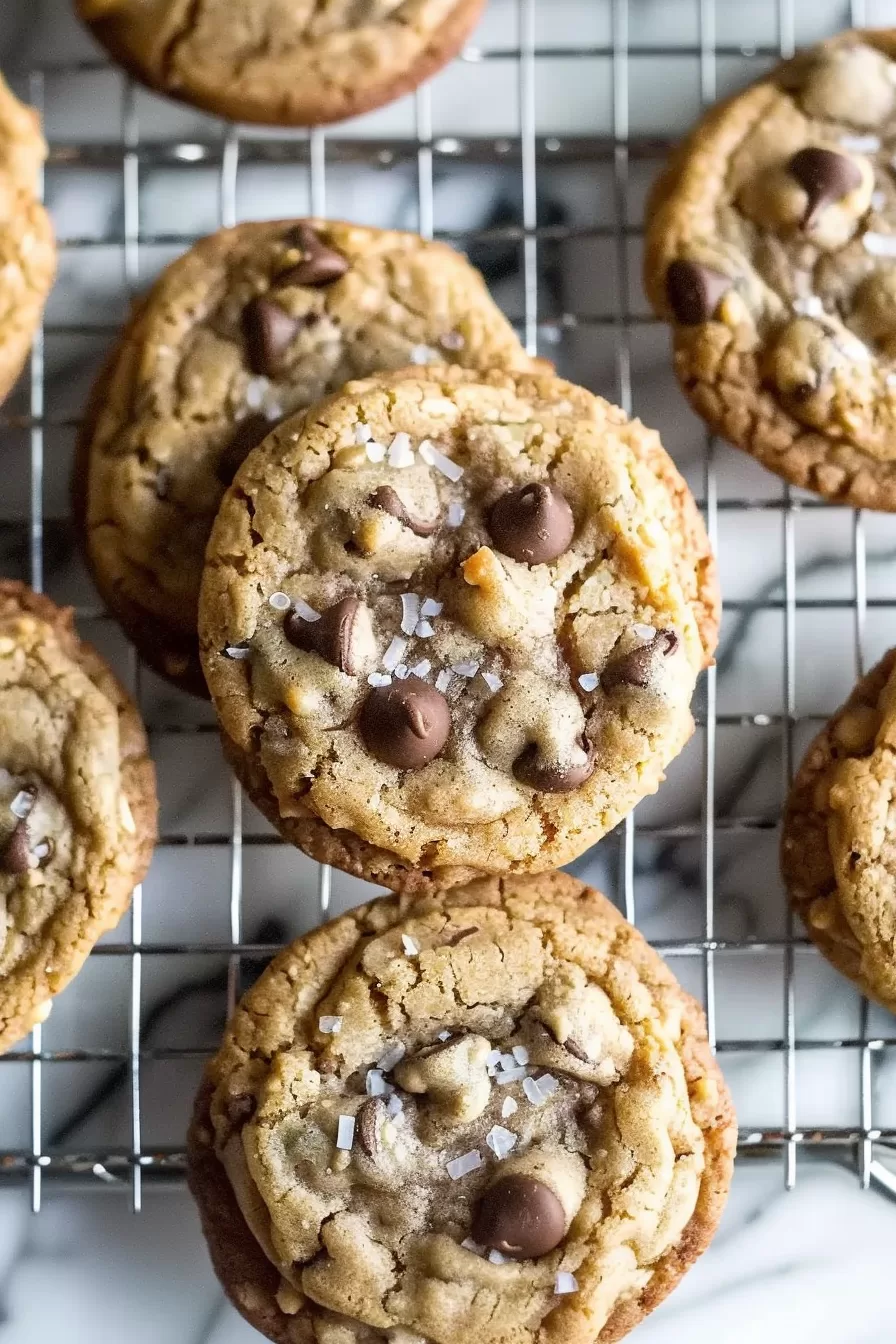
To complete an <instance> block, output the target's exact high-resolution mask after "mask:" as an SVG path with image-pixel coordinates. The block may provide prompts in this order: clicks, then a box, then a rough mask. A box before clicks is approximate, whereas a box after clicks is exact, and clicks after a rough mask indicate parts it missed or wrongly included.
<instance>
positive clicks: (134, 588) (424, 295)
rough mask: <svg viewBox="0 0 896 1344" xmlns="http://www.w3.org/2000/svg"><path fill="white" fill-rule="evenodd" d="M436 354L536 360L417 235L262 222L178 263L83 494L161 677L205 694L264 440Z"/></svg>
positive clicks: (151, 315)
mask: <svg viewBox="0 0 896 1344" xmlns="http://www.w3.org/2000/svg"><path fill="white" fill-rule="evenodd" d="M435 359H437V360H438V361H439V362H447V363H454V362H457V363H459V364H462V365H468V366H470V367H473V368H484V367H488V366H489V365H491V364H498V365H502V366H507V367H509V368H528V367H531V366H532V363H533V361H532V360H530V358H529V356H527V355H526V354H525V352H524V351H523V349H522V347H521V345H520V344H519V341H518V340H517V338H516V336H515V335H514V332H513V329H512V328H511V326H510V324H509V323H508V321H507V319H506V318H505V317H504V316H503V314H502V313H501V312H500V311H499V310H498V308H497V307H496V305H495V304H494V303H493V302H492V299H491V298H490V296H489V294H488V291H487V290H486V288H485V284H484V282H483V280H482V277H481V276H480V275H479V273H478V271H476V270H474V269H473V267H472V266H470V265H469V263H468V262H467V261H466V260H465V258H463V257H462V256H460V255H459V254H458V253H457V252H454V251H453V250H452V249H451V248H449V247H446V246H445V245H444V244H442V243H434V242H429V241H426V240H424V239H423V238H420V237H419V236H418V235H417V234H412V233H399V232H393V231H389V230H380V229H368V228H363V227H361V226H359V225H354V224H341V223H338V222H333V221H327V222H324V221H321V220H311V221H308V220H298V221H295V220H293V221H289V220H287V221H277V222H273V223H248V224H241V225H238V226H237V227H236V228H234V229H225V230H222V231H220V232H219V233H216V234H213V235H212V236H211V237H209V238H206V239H204V240H203V241H202V242H200V243H199V244H197V246H195V247H193V248H192V249H191V250H190V251H189V252H187V253H186V254H185V255H184V256H182V257H180V258H179V259H178V260H177V261H175V262H174V263H173V264H172V265H171V266H169V267H168V269H167V270H166V271H165V272H164V273H163V275H162V276H161V277H160V279H159V280H158V281H157V282H156V284H155V286H154V287H153V289H152V291H151V292H150V294H149V295H148V296H147V297H146V298H145V299H144V300H143V301H142V303H141V304H140V306H139V307H138V309H137V310H136V311H135V313H134V316H133V317H132V319H131V321H130V323H129V324H128V326H127V327H126V329H125V331H124V334H123V336H122V339H121V343H120V345H119V347H118V349H117V351H116V352H115V354H114V356H113V358H112V361H111V362H110V364H109V366H108V367H107V369H106V371H105V373H104V374H103V375H102V377H101V378H100V380H99V383H98V385H97V387H96V389H95V391H94V394H93V397H92V401H91V406H90V407H89V409H88V415H87V421H86V425H85V428H84V430H83V432H82V436H81V444H80V452H79V459H80V460H79V463H78V467H77V469H76V473H75V491H74V493H75V512H76V515H77V516H78V517H79V519H80V522H81V530H82V533H83V536H84V539H85V545H86V550H87V555H88V559H89V562H90V566H91V569H92V571H93V575H94V578H95V580H96V582H97V585H98V587H99V589H100V591H101V593H102V594H103V597H104V598H105V600H106V602H107V603H108V605H109V606H110V607H111V609H112V611H113V613H114V614H115V615H116V616H117V618H118V619H119V620H120V621H121V623H122V624H123V626H124V627H125V629H126V630H127V632H128V634H129V636H130V637H131V638H132V639H133V640H134V642H135V643H136V645H137V647H138V649H139V650H140V652H141V653H142V655H143V656H144V657H145V658H146V660H147V661H148V662H149V663H150V664H151V665H152V666H153V667H155V668H156V669H157V670H158V671H160V672H161V673H162V674H163V675H164V676H167V677H168V678H170V679H171V680H173V681H175V682H176V683H177V684H180V685H182V686H184V687H185V688H187V689H190V690H193V691H196V692H197V693H199V694H202V693H204V691H205V683H204V681H203V678H202V672H201V670H200V668H199V660H198V653H197V647H196V608H197V602H198V596H199V583H200V577H201V573H202V560H203V554H204V551H205V545H206V542H207V540H208V534H209V532H210V530H211V525H212V521H213V519H214V516H215V513H216V512H217V509H218V505H219V503H220V501H221V497H222V495H223V493H224V490H225V488H226V486H227V485H228V484H229V483H230V481H231V480H232V479H233V476H234V473H235V472H236V470H237V467H238V466H239V464H240V463H241V462H242V460H243V458H244V457H245V456H246V454H247V453H248V452H249V450H250V448H252V447H253V446H254V445H255V444H256V443H258V442H259V441H260V440H261V439H262V438H263V437H264V436H265V435H266V434H267V432H268V431H269V429H270V428H271V427H272V426H273V425H274V424H276V423H277V421H278V420H280V419H282V418H283V417H284V416H287V415H289V414H291V413H292V412H294V411H297V410H299V409H300V408H304V407H306V406H309V405H310V404H311V403H312V402H314V401H317V400H318V398H319V397H321V396H323V395H324V394H326V393H328V392H332V391H334V390H335V389H336V388H338V387H341V386H342V384H343V383H345V382H346V381H347V380H348V379H350V378H357V377H364V376H366V375H367V374H369V373H373V372H375V371H377V370H379V369H390V368H398V367H401V366H402V365H405V364H410V363H413V362H414V361H415V360H419V361H429V360H435Z"/></svg>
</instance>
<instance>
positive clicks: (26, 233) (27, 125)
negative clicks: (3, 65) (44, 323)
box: [0, 75, 56, 400]
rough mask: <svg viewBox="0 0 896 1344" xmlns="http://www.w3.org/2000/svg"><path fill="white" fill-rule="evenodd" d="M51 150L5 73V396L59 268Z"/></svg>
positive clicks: (1, 233) (1, 121)
mask: <svg viewBox="0 0 896 1344" xmlns="http://www.w3.org/2000/svg"><path fill="white" fill-rule="evenodd" d="M46 152H47V147H46V145H45V144H44V138H43V136H42V135H41V131H40V122H39V120H38V116H37V113H36V112H35V111H34V109H33V108H30V107H25V105H24V104H23V103H20V102H19V100H18V99H17V98H16V97H15V96H14V95H13V94H12V93H11V92H10V90H9V88H8V87H7V85H6V84H5V83H4V80H3V76H2V75H0V400H2V399H3V398H4V397H5V396H6V394H7V393H8V392H9V390H10V388H11V387H12V385H13V383H14V382H15V381H16V379H17V378H18V376H19V374H20V373H21V370H22V365H23V364H24V363H25V359H26V357H27V355H28V351H29V350H30V348H31V341H32V338H33V336H34V332H35V329H36V328H37V326H38V324H39V323H40V319H41V314H42V312H43V308H44V301H45V300H46V297H47V294H48V293H49V290H50V286H51V285H52V283H53V277H54V275H55V273H56V247H55V244H54V241H53V228H52V225H51V223H50V217H49V215H48V214H47V212H46V210H45V209H44V208H43V206H42V205H41V203H40V201H39V200H38V199H37V187H38V179H39V177H40V172H41V168H42V166H43V161H44V158H45V157H46Z"/></svg>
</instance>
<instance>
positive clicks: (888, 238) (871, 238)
mask: <svg viewBox="0 0 896 1344" xmlns="http://www.w3.org/2000/svg"><path fill="white" fill-rule="evenodd" d="M862 246H863V247H864V249H865V251H866V252H870V253H871V255H872V257H896V233H873V232H870V231H869V232H868V233H865V234H863V235H862ZM420 456H421V457H422V456H423V454H422V452H421V454H420Z"/></svg>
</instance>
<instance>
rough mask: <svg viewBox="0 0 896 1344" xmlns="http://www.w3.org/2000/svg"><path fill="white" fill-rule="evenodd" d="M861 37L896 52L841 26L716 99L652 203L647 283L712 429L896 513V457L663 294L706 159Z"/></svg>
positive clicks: (682, 374)
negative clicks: (830, 51)
mask: <svg viewBox="0 0 896 1344" xmlns="http://www.w3.org/2000/svg"><path fill="white" fill-rule="evenodd" d="M856 41H861V42H863V43H865V44H867V45H869V46H873V47H876V48H877V49H878V50H879V51H882V52H884V53H885V54H886V55H888V56H891V57H892V58H893V59H894V60H896V28H894V29H851V30H848V31H846V32H843V33H840V34H838V35H837V36H836V37H834V38H830V39H828V40H827V41H826V42H819V43H817V44H815V45H814V46H812V47H810V48H808V49H807V50H806V51H805V52H802V53H800V54H798V55H797V56H795V57H793V58H792V59H791V60H788V61H783V62H781V63H780V64H779V65H777V66H776V67H775V68H774V69H773V70H772V71H770V72H768V73H767V74H765V75H763V76H762V77H761V78H760V79H759V80H757V81H756V83H755V84H752V85H749V86H748V87H747V88H746V89H743V90H741V91H740V92H739V93H736V94H734V95H733V96H732V97H730V98H727V99H725V100H724V101H722V102H720V103H718V104H717V105H716V106H715V107H713V108H711V109H710V110H709V112H708V113H707V114H706V115H705V116H704V117H703V118H702V119H701V120H700V121H699V122H698V123H697V125H696V126H695V128H694V129H693V130H692V131H691V133H690V134H689V135H688V136H687V137H686V139H685V140H684V141H683V142H682V143H681V144H680V145H679V146H678V147H677V149H675V150H674V151H673V153H672V155H671V157H670V159H669V162H668V164H667V165H666V167H665V168H664V170H663V171H662V173H661V174H660V176H659V177H658V178H657V180H656V182H655V183H654V185H653V187H652V189H651V192H650V194H649V196H648V200H647V206H646V209H645V220H646V221H647V230H646V236H645V247H644V289H645V292H646V294H647V297H648V300H649V301H650V304H651V307H652V308H653V311H654V313H655V314H656V316H657V317H658V318H660V319H661V320H662V321H663V322H665V323H666V324H667V325H668V326H669V328H670V331H671V336H672V348H673V361H674V367H675V373H676V376H677V379H678V382H679V385H680V387H681V389H682V391H683V392H684V395H685V397H686V398H687V400H688V402H689V403H690V405H691V407H692V408H693V409H694V410H695V411H696V413H697V414H698V415H699V416H700V417H701V419H703V420H704V421H705V422H706V424H707V425H708V426H709V428H710V429H711V430H712V431H713V432H714V433H716V434H719V435H720V436H721V437H722V438H724V439H726V440H727V441H728V442H729V443H731V444H733V445H734V446H735V447H736V448H740V449H742V450H743V451H744V452H746V453H749V454H750V456H751V457H754V458H756V460H757V461H758V462H760V463H761V464H762V466H764V467H765V468H766V469H767V470H768V471H771V472H773V473H774V474H775V475H776V476H779V477H781V479H782V480H785V481H788V482H789V483H790V484H791V485H797V486H800V487H802V488H803V489H806V490H811V491H813V492H814V493H816V494H820V495H822V496H823V497H824V498H826V499H829V500H831V501H832V502H834V503H838V504H850V505H852V506H854V507H855V508H867V509H879V510H882V511H885V512H893V511H896V462H890V463H888V462H884V461H878V460H876V459H874V458H872V457H871V456H870V455H869V454H867V453H864V452H861V451H860V450H859V449H857V448H854V447H852V446H851V445H849V444H845V443H840V442H838V441H837V440H835V439H832V438H829V437H828V436H827V435H825V434H821V433H818V432H817V431H815V430H812V429H810V428H809V427H808V426H806V425H804V424H802V423H801V422H800V421H799V420H796V419H794V417H793V416H791V415H790V414H788V412H787V411H786V410H785V409H784V407H783V406H782V405H781V403H780V402H779V401H778V400H777V398H776V397H775V396H774V395H773V394H772V393H771V392H770V391H769V390H768V389H767V388H766V387H764V386H763V383H762V378H761V374H760V369H759V359H758V358H757V355H756V352H751V351H741V350H738V349H737V346H736V341H735V338H734V335H733V333H732V332H731V331H729V329H728V328H727V327H725V326H724V325H723V324H722V323H721V322H709V323H704V324H703V325H701V326H698V327H682V326H679V325H678V324H677V323H676V321H675V318H674V316H673V314H672V311H671V308H670V306H669V302H668V299H667V298H666V293H665V275H666V270H667V268H668V266H669V264H670V263H671V262H672V261H675V260H677V259H678V257H679V256H680V255H681V254H682V251H683V250H684V249H685V248H686V244H687V240H688V237H689V235H690V233H691V232H692V231H693V217H694V214H695V213H697V214H699V208H700V198H701V189H700V184H699V173H700V169H701V165H702V164H703V163H705V162H707V161H709V162H712V161H717V160H724V158H726V157H727V152H726V149H725V144H726V141H728V140H730V142H731V144H732V145H736V144H737V143H738V142H739V141H740V139H741V138H742V137H743V135H744V134H745V132H746V130H747V128H748V127H749V125H750V123H751V122H752V121H753V120H754V119H756V118H758V117H759V116H761V115H762V113H763V112H764V110H765V105H766V103H767V101H768V99H769V97H770V93H771V90H772V86H771V85H770V83H769V81H770V79H771V78H772V77H778V76H780V75H781V74H782V73H786V72H787V71H788V70H790V69H799V68H800V67H801V65H802V64H803V63H804V62H805V61H806V59H807V57H811V55H812V53H814V52H817V51H820V50H823V49H824V48H826V47H827V48H830V47H838V46H846V45H849V44H850V43H854V42H856ZM714 375H718V376H717V377H716V376H714Z"/></svg>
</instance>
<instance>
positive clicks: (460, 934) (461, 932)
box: [445, 925, 479, 947]
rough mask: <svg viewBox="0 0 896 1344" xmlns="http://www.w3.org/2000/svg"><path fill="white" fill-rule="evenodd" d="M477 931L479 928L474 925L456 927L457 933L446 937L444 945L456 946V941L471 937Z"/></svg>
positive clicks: (460, 941) (459, 941)
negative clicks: (463, 927)
mask: <svg viewBox="0 0 896 1344" xmlns="http://www.w3.org/2000/svg"><path fill="white" fill-rule="evenodd" d="M478 932H479V929H478V927H477V926H476V925H474V926H473V928H471V929H458V931H457V933H453V934H452V935H451V937H450V938H449V939H447V941H446V944H445V946H446V947H457V945H458V943H462V942H463V941H464V939H465V938H472V937H473V934H474V933H478Z"/></svg>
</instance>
